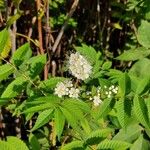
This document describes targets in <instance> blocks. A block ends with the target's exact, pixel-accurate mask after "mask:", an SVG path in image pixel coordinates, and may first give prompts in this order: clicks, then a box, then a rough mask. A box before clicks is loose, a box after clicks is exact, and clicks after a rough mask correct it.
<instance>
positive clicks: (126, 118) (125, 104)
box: [117, 97, 132, 128]
mask: <svg viewBox="0 0 150 150" xmlns="http://www.w3.org/2000/svg"><path fill="white" fill-rule="evenodd" d="M131 109H132V105H131V100H129V99H128V98H124V97H123V98H121V99H120V100H119V101H118V103H117V117H118V120H119V123H120V125H121V126H122V127H123V128H124V127H126V126H127V124H128V123H129V122H130V121H131V120H130V119H131V111H132V110H131Z"/></svg>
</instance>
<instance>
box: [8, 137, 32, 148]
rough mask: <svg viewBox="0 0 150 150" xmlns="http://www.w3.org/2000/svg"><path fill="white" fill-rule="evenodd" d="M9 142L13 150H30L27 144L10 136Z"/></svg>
mask: <svg viewBox="0 0 150 150" xmlns="http://www.w3.org/2000/svg"><path fill="white" fill-rule="evenodd" d="M7 142H8V143H9V144H10V145H11V147H12V150H29V149H28V147H27V146H26V144H25V143H24V142H23V141H22V140H20V139H19V138H17V137H13V136H8V137H7Z"/></svg>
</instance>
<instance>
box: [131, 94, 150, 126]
mask: <svg viewBox="0 0 150 150" xmlns="http://www.w3.org/2000/svg"><path fill="white" fill-rule="evenodd" d="M133 101H134V107H133V110H134V113H135V115H136V117H137V119H138V121H139V122H140V123H141V124H142V125H143V126H145V127H146V128H150V124H149V119H148V109H147V107H146V104H145V101H144V100H143V99H142V98H140V97H139V96H138V95H135V96H134V100H133Z"/></svg>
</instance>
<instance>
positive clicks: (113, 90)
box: [105, 85, 118, 98]
mask: <svg viewBox="0 0 150 150" xmlns="http://www.w3.org/2000/svg"><path fill="white" fill-rule="evenodd" d="M117 93H118V87H115V86H114V85H112V86H110V87H109V88H108V91H106V92H105V94H106V95H107V97H108V98H110V97H111V96H112V95H114V94H117Z"/></svg>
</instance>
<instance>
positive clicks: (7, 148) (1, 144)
mask: <svg viewBox="0 0 150 150" xmlns="http://www.w3.org/2000/svg"><path fill="white" fill-rule="evenodd" d="M0 148H1V150H14V149H13V147H12V145H10V144H9V143H8V142H6V141H1V140H0Z"/></svg>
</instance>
